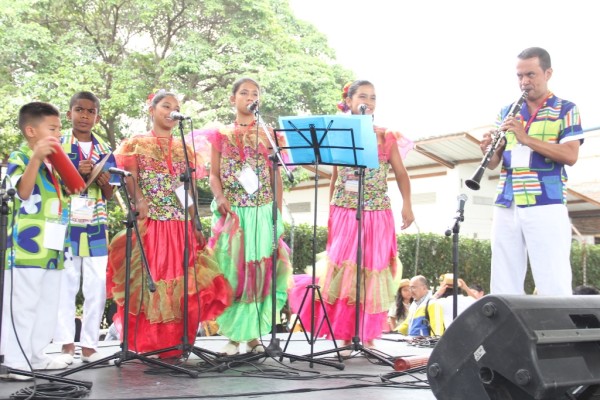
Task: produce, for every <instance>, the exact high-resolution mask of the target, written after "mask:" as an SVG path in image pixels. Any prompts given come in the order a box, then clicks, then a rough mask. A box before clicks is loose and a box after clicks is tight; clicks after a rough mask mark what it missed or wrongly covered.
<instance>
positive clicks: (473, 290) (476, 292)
mask: <svg viewBox="0 0 600 400" xmlns="http://www.w3.org/2000/svg"><path fill="white" fill-rule="evenodd" d="M468 288H469V289H470V290H469V291H468V292H467V294H468V295H469V296H471V297H474V298H476V299H480V298H482V297H483V296H485V290H483V287H481V285H479V284H477V283H473V284H471V285H469V286H468Z"/></svg>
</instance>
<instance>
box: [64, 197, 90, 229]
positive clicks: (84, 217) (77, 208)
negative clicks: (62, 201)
mask: <svg viewBox="0 0 600 400" xmlns="http://www.w3.org/2000/svg"><path fill="white" fill-rule="evenodd" d="M95 206H96V199H94V198H92V197H84V196H72V197H71V218H70V219H71V223H73V224H83V225H89V224H91V223H92V221H93V220H94V207H95Z"/></svg>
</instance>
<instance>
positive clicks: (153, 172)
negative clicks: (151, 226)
mask: <svg viewBox="0 0 600 400" xmlns="http://www.w3.org/2000/svg"><path fill="white" fill-rule="evenodd" d="M115 157H116V159H117V163H118V164H119V166H122V167H127V166H132V165H135V166H136V168H137V171H138V178H137V179H138V185H139V187H140V190H141V191H142V194H143V195H144V198H145V199H146V201H147V203H148V218H150V219H153V220H158V221H173V220H178V221H183V220H184V218H185V215H184V212H183V207H182V205H181V204H180V203H179V199H178V198H177V195H176V193H175V190H176V189H177V188H178V187H179V186H181V185H182V184H183V183H182V182H181V181H180V179H179V177H180V175H181V174H183V173H184V172H185V170H186V164H185V154H184V152H183V145H182V144H181V141H180V140H177V139H174V138H173V137H172V136H169V137H158V136H154V134H153V133H152V132H149V133H146V134H141V135H137V136H133V137H132V138H130V139H127V140H125V141H123V142H122V143H121V145H120V146H119V148H118V149H117V151H115ZM188 157H189V159H190V160H194V158H193V154H192V152H191V150H190V149H189V147H188ZM189 205H190V206H191V205H192V204H189Z"/></svg>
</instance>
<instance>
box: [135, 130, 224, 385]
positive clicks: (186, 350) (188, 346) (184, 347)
mask: <svg viewBox="0 0 600 400" xmlns="http://www.w3.org/2000/svg"><path fill="white" fill-rule="evenodd" d="M179 133H180V135H181V144H182V146H183V156H184V159H185V165H186V167H185V171H184V173H183V174H181V176H180V177H179V180H180V181H181V182H183V188H184V196H183V213H184V221H185V225H184V228H183V229H184V234H183V237H184V245H183V265H182V268H183V335H182V337H181V344H179V345H176V346H171V347H167V348H165V349H161V350H155V351H151V352H148V353H145V354H146V355H154V354H160V353H165V352H167V351H173V350H181V351H182V353H183V356H182V357H183V359H187V358H188V357H189V354H190V353H194V354H195V355H196V356H198V357H199V358H201V359H202V360H204V361H205V362H207V363H208V364H210V365H212V366H213V367H217V368H220V364H217V363H216V362H215V361H213V360H212V359H210V358H209V357H207V356H206V355H205V354H204V353H206V354H210V355H211V356H213V357H214V358H217V357H218V356H219V354H218V353H215V352H213V351H210V350H207V349H201V348H199V347H196V346H194V344H193V343H195V340H194V342H190V338H189V334H188V328H189V315H188V311H189V298H188V294H189V288H188V281H189V277H188V272H189V268H190V266H189V254H190V249H189V239H188V238H189V227H188V222H189V220H190V214H189V200H188V197H189V196H188V193H189V192H190V182H191V180H192V172H193V171H194V170H193V169H192V167H191V166H190V160H189V157H188V153H187V146H186V143H185V135H184V133H183V119H179ZM192 194H193V199H192V201H193V203H194V204H193V205H194V211H195V212H194V226H195V227H196V229H197V230H199V231H202V225H201V223H200V217H199V215H198V201H197V199H196V196H195V190H194V189H192ZM192 268H193V266H192ZM196 297H197V298H198V309H199V310H200V308H201V304H200V293H196ZM197 330H198V327H196V331H197ZM194 339H195V338H194ZM196 376H197V375H196Z"/></svg>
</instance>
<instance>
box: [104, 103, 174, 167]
mask: <svg viewBox="0 0 600 400" xmlns="http://www.w3.org/2000/svg"><path fill="white" fill-rule="evenodd" d="M173 112H174V111H173ZM171 114H172V113H171ZM108 172H110V173H111V174H113V175H119V176H122V177H127V176H131V172H129V171H125V170H124V169H121V168H115V167H110V168H109V169H108Z"/></svg>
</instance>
